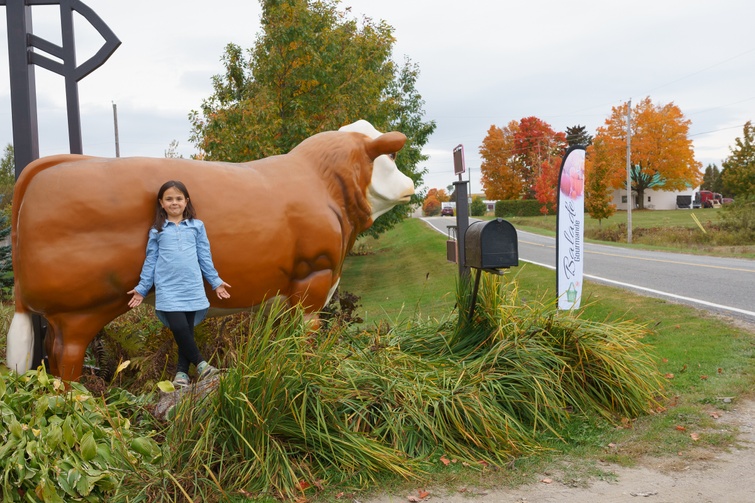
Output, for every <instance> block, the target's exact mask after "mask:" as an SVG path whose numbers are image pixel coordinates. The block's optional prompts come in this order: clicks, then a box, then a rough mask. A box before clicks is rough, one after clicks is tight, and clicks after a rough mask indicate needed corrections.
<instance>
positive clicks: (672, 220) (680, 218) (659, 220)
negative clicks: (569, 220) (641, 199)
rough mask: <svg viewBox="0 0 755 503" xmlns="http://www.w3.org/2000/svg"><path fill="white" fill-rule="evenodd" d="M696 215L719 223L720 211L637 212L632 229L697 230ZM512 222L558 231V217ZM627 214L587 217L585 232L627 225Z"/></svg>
mask: <svg viewBox="0 0 755 503" xmlns="http://www.w3.org/2000/svg"><path fill="white" fill-rule="evenodd" d="M692 215H694V216H695V217H697V219H698V220H699V221H700V223H701V224H702V225H703V227H705V226H709V225H711V224H717V223H718V221H719V209H710V208H708V209H696V210H668V211H661V210H635V211H633V212H632V228H645V229H653V228H659V227H661V228H666V227H686V228H695V227H697V223H696V222H695V220H694V218H693V217H692ZM511 220H512V221H514V220H515V221H517V222H520V223H522V224H525V225H530V226H532V227H540V228H543V229H550V230H553V231H555V230H556V216H555V215H548V216H536V217H516V218H512V219H511ZM626 223H627V212H626V211H617V212H616V213H614V214H613V215H612V216H611V217H609V218H607V219H605V220H603V221H598V220H596V219H594V218H592V217H591V216H590V215H587V214H586V215H585V231H589V230H596V229H599V228H601V227H603V228H605V227H610V226H617V225H620V224H623V225H626Z"/></svg>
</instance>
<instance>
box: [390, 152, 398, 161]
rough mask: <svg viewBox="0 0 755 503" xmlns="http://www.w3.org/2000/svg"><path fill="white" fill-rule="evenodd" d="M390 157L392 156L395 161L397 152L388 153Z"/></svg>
mask: <svg viewBox="0 0 755 503" xmlns="http://www.w3.org/2000/svg"><path fill="white" fill-rule="evenodd" d="M388 157H390V158H391V161H395V160H396V152H391V153H390V154H388Z"/></svg>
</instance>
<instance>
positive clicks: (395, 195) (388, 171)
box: [339, 120, 414, 221]
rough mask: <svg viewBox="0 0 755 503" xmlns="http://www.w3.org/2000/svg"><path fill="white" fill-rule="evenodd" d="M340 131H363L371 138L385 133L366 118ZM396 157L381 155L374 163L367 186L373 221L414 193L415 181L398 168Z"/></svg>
mask: <svg viewBox="0 0 755 503" xmlns="http://www.w3.org/2000/svg"><path fill="white" fill-rule="evenodd" d="M339 131H347V132H354V133H362V134H364V135H366V136H369V137H370V138H377V137H378V136H380V135H382V134H383V133H381V132H380V131H378V130H377V129H375V127H374V126H373V125H372V124H370V123H369V122H367V121H366V120H359V121H356V122H354V123H353V124H348V125H346V126H343V127H342V128H340V129H339ZM394 159H395V153H394V154H393V155H392V156H391V155H389V154H386V155H380V156H378V157H377V158H375V161H374V163H373V166H372V180H371V182H370V185H369V187H368V188H367V200H368V201H369V203H370V208H371V209H372V220H373V221H374V220H375V219H376V218H377V217H379V216H380V215H382V214H383V213H385V212H386V211H388V210H390V209H391V208H393V207H394V206H396V205H397V204H401V203H408V202H409V199H410V198H411V197H412V195H414V182H412V180H411V178H409V177H408V176H406V175H405V174H403V173H402V172H401V171H399V170H398V168H397V167H396V163H395V162H394Z"/></svg>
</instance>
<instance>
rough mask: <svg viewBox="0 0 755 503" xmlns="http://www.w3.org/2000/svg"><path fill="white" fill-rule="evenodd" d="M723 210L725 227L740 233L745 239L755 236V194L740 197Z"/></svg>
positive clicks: (722, 221) (722, 216) (723, 224)
mask: <svg viewBox="0 0 755 503" xmlns="http://www.w3.org/2000/svg"><path fill="white" fill-rule="evenodd" d="M721 210H722V211H721V215H720V217H721V226H722V227H723V228H724V229H726V230H728V231H730V232H733V233H736V234H740V235H741V236H742V237H743V238H744V239H745V240H750V241H751V240H752V238H755V195H752V196H749V197H741V198H738V199H737V200H736V201H734V202H733V203H731V204H727V205H726V206H724V207H723V208H722V209H721Z"/></svg>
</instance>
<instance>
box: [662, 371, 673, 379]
mask: <svg viewBox="0 0 755 503" xmlns="http://www.w3.org/2000/svg"><path fill="white" fill-rule="evenodd" d="M664 377H665V378H666V379H673V378H674V374H672V373H671V372H669V373H668V374H666V375H665V376H664Z"/></svg>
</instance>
